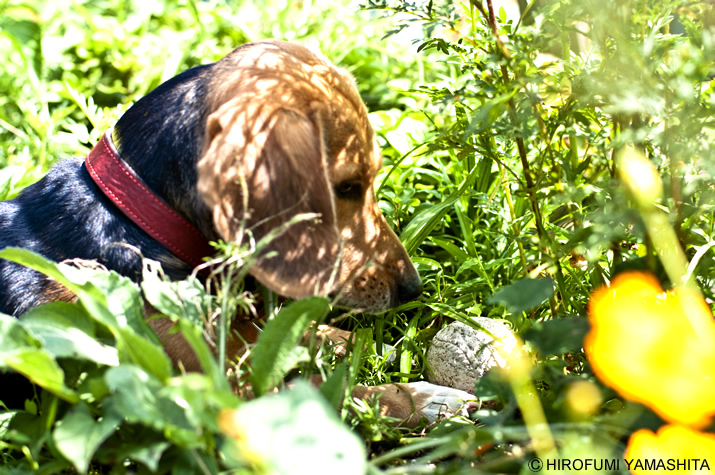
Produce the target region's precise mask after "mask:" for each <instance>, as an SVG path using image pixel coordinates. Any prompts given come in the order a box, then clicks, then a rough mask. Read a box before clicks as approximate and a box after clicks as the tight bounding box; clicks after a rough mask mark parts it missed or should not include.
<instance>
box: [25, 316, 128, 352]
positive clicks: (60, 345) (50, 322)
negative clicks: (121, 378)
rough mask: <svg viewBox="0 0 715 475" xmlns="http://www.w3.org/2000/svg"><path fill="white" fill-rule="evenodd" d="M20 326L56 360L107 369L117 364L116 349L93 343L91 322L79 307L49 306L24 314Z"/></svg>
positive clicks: (96, 342)
mask: <svg viewBox="0 0 715 475" xmlns="http://www.w3.org/2000/svg"><path fill="white" fill-rule="evenodd" d="M21 324H22V326H24V327H25V328H27V329H28V330H30V331H31V332H32V334H33V335H35V336H36V337H38V338H39V339H41V340H42V342H43V343H44V347H45V349H47V351H49V352H50V353H51V354H52V355H54V357H55V358H79V359H85V360H88V361H94V362H96V363H98V364H104V365H109V366H116V365H118V364H119V357H118V354H117V349H116V348H114V347H112V346H108V345H105V344H102V343H101V342H100V341H98V340H96V339H95V331H94V330H95V325H94V322H93V321H92V320H91V319H90V318H89V317H88V316H87V313H86V312H85V311H84V309H83V308H82V307H81V306H79V305H76V304H71V303H67V302H51V303H48V304H45V305H42V306H40V307H36V308H33V309H32V310H30V311H28V312H27V313H25V314H24V315H23V316H22V320H21Z"/></svg>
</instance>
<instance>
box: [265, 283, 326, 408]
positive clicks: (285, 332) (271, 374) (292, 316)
mask: <svg viewBox="0 0 715 475" xmlns="http://www.w3.org/2000/svg"><path fill="white" fill-rule="evenodd" d="M327 311H328V301H327V300H326V299H324V298H322V297H309V298H307V299H303V300H298V301H297V302H292V303H290V304H289V305H287V306H286V307H284V308H283V309H282V310H281V311H280V312H279V313H278V315H276V317H275V318H273V319H272V320H269V321H268V323H267V324H266V327H265V328H264V329H263V331H262V332H261V334H260V336H259V337H258V342H257V343H256V346H255V347H254V348H253V351H252V354H251V366H252V368H253V374H252V375H251V384H252V385H253V391H254V392H255V393H256V395H261V394H264V393H266V392H267V391H268V390H269V389H271V388H272V387H274V386H275V385H276V384H277V383H278V381H280V380H281V379H282V378H283V377H284V376H285V375H286V374H287V372H288V371H290V370H291V369H292V368H293V367H295V365H296V364H297V363H298V362H300V361H302V360H303V359H304V357H305V355H306V353H305V352H302V351H301V350H296V349H295V346H296V344H297V343H298V342H299V341H300V338H301V336H302V335H303V332H305V331H306V330H307V329H308V328H309V327H310V325H311V323H312V322H313V321H320V320H321V319H322V318H323V317H324V316H325V314H326V313H327Z"/></svg>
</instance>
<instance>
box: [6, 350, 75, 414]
mask: <svg viewBox="0 0 715 475" xmlns="http://www.w3.org/2000/svg"><path fill="white" fill-rule="evenodd" d="M0 364H1V365H2V366H5V367H8V368H10V369H12V370H14V371H16V372H18V373H20V374H22V375H24V376H25V377H26V378H27V379H29V380H30V381H32V382H33V383H35V384H37V385H38V386H42V387H43V388H45V389H46V390H48V391H50V392H51V393H53V394H55V395H56V396H59V397H61V398H62V399H64V400H65V401H68V402H71V403H75V402H77V401H79V398H78V397H77V394H76V393H75V392H74V391H72V390H71V389H69V388H68V387H67V386H65V374H64V371H62V368H60V366H59V365H58V364H57V361H55V359H54V358H53V357H52V355H51V354H49V353H48V352H47V351H46V350H44V349H39V348H25V349H22V350H17V351H14V352H12V353H10V354H6V355H3V357H2V362H1V363H0Z"/></svg>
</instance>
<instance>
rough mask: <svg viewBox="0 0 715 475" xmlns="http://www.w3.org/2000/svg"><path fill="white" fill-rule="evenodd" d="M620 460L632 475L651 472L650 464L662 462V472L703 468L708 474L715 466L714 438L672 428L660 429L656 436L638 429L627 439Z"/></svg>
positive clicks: (679, 427)
mask: <svg viewBox="0 0 715 475" xmlns="http://www.w3.org/2000/svg"><path fill="white" fill-rule="evenodd" d="M623 458H624V460H625V462H626V464H627V465H628V468H629V469H630V470H631V472H632V473H633V474H634V475H640V474H645V473H653V470H654V469H655V470H657V469H656V468H655V467H653V464H654V463H655V464H659V463H662V464H663V468H664V469H665V470H663V471H668V470H678V472H681V473H682V472H696V471H699V470H701V469H704V468H706V467H707V468H709V470H706V471H708V472H709V471H710V470H712V469H713V467H715V435H712V434H704V433H702V432H697V431H694V430H692V429H688V428H687V427H682V426H673V425H669V426H663V427H661V428H660V429H659V430H658V433H657V434H654V433H653V432H651V431H649V430H647V429H641V430H639V431H637V432H635V433H634V434H633V435H632V436H631V439H630V441H629V442H628V448H627V449H626V453H625V455H624V457H623ZM648 465H650V467H649V466H648ZM648 468H650V470H648Z"/></svg>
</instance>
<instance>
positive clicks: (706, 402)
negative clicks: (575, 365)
mask: <svg viewBox="0 0 715 475" xmlns="http://www.w3.org/2000/svg"><path fill="white" fill-rule="evenodd" d="M588 316H589V320H590V321H591V330H590V332H589V333H588V335H587V336H586V339H585V341H584V348H585V350H586V356H587V357H588V359H589V361H590V362H591V365H592V366H593V369H594V372H595V373H596V375H597V376H598V377H599V378H600V379H601V380H602V381H603V382H605V383H606V384H608V385H609V386H611V387H613V388H614V389H616V390H617V391H618V392H619V393H620V394H621V395H623V396H624V397H626V398H628V399H630V400H632V401H636V402H640V403H642V404H644V405H646V406H648V407H649V408H651V409H652V410H653V411H655V412H656V413H657V414H658V415H660V416H661V417H662V418H664V419H666V420H668V421H671V422H678V423H681V424H684V425H688V426H692V427H702V426H704V425H706V424H708V422H709V421H710V420H711V417H712V416H713V415H714V414H715V323H713V319H712V314H711V313H710V309H709V308H708V306H707V304H706V303H705V302H704V301H703V300H702V298H700V297H699V296H697V295H694V294H693V293H692V292H690V291H688V290H686V289H682V288H680V289H675V290H674V291H669V292H664V291H663V289H662V288H661V286H660V284H659V283H658V281H657V280H656V279H655V277H653V276H652V275H649V274H645V273H642V272H629V273H624V274H620V275H618V276H617V277H616V278H615V279H613V281H612V282H611V285H610V286H608V287H602V288H600V289H597V290H596V291H595V292H594V293H593V295H592V297H591V302H590V304H589V311H588ZM695 328H697V331H696V330H695Z"/></svg>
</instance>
